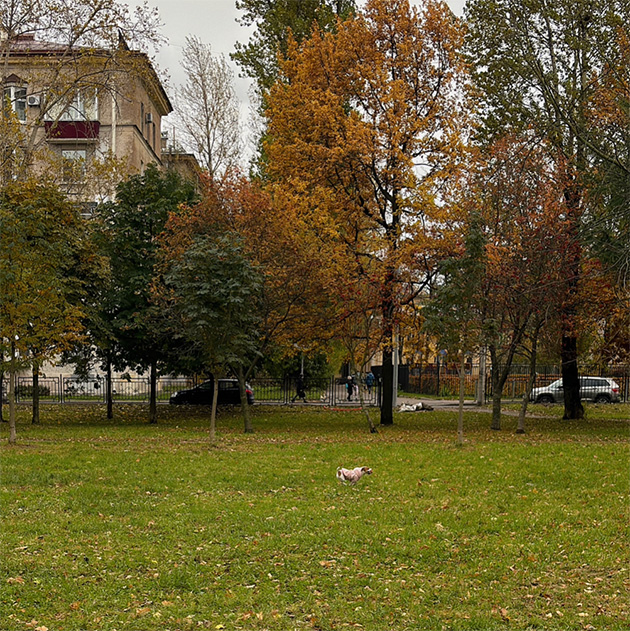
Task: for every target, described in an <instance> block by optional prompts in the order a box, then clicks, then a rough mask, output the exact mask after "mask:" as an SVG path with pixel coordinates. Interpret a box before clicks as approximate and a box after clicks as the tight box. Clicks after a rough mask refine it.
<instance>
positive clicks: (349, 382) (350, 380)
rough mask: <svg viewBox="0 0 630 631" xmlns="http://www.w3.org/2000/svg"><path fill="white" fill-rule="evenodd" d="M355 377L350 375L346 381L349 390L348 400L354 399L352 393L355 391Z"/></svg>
mask: <svg viewBox="0 0 630 631" xmlns="http://www.w3.org/2000/svg"><path fill="white" fill-rule="evenodd" d="M354 385H355V384H354V377H353V376H352V375H348V380H347V381H346V390H347V391H348V401H352V393H353V392H354Z"/></svg>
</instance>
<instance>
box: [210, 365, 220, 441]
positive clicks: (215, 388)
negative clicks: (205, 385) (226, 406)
mask: <svg viewBox="0 0 630 631" xmlns="http://www.w3.org/2000/svg"><path fill="white" fill-rule="evenodd" d="M218 399H219V379H218V378H217V377H215V376H214V375H213V376H212V411H211V412H210V446H211V447H214V445H215V444H216V440H217V403H218Z"/></svg>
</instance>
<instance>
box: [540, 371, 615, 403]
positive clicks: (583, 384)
mask: <svg viewBox="0 0 630 631" xmlns="http://www.w3.org/2000/svg"><path fill="white" fill-rule="evenodd" d="M529 398H530V400H531V401H534V402H535V403H562V401H564V392H563V391H562V379H557V380H556V381H554V382H553V383H550V384H549V385H548V386H544V387H542V388H534V389H533V390H532V393H531V394H530V395H529ZM580 398H581V399H583V400H584V401H595V403H618V402H619V386H618V385H617V383H616V382H614V381H613V380H612V379H609V378H608V377H580Z"/></svg>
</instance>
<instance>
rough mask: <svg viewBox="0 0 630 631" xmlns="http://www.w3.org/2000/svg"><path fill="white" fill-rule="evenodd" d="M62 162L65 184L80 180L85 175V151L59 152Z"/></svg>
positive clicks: (69, 150) (66, 150)
mask: <svg viewBox="0 0 630 631" xmlns="http://www.w3.org/2000/svg"><path fill="white" fill-rule="evenodd" d="M61 158H62V160H63V179H64V181H65V182H71V181H73V180H77V179H81V178H82V177H83V176H84V175H85V161H86V160H87V151H86V150H85V149H64V150H62V152H61Z"/></svg>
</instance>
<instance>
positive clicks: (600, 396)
mask: <svg viewBox="0 0 630 631" xmlns="http://www.w3.org/2000/svg"><path fill="white" fill-rule="evenodd" d="M595 403H610V397H609V396H608V395H607V394H598V395H597V396H596V397H595Z"/></svg>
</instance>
